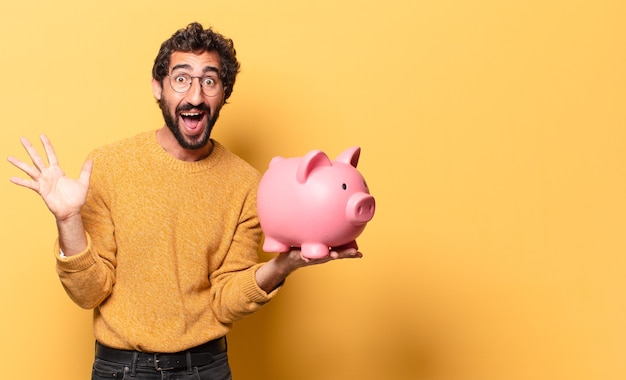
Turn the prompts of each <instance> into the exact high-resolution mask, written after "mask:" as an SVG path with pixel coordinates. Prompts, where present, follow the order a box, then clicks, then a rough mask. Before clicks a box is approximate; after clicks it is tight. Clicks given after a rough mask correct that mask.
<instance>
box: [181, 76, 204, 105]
mask: <svg viewBox="0 0 626 380" xmlns="http://www.w3.org/2000/svg"><path fill="white" fill-rule="evenodd" d="M195 79H197V80H198V81H196V80H195ZM185 98H186V100H187V102H189V103H190V104H193V105H198V104H201V103H203V102H204V99H203V97H202V85H200V78H191V87H189V91H187V94H186V95H185Z"/></svg>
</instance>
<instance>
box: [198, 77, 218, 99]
mask: <svg viewBox="0 0 626 380" xmlns="http://www.w3.org/2000/svg"><path fill="white" fill-rule="evenodd" d="M200 85H202V91H203V92H204V94H205V95H206V96H215V95H217V94H218V93H219V92H220V81H219V80H218V79H217V78H216V77H204V78H201V79H200Z"/></svg>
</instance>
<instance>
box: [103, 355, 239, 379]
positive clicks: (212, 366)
mask: <svg viewBox="0 0 626 380" xmlns="http://www.w3.org/2000/svg"><path fill="white" fill-rule="evenodd" d="M213 359H214V360H213V362H211V363H209V364H206V365H202V366H196V367H188V368H181V369H175V370H157V369H156V368H154V367H149V366H142V365H136V364H135V365H133V363H132V362H129V363H115V362H111V361H106V360H103V359H100V358H96V359H95V361H94V363H93V370H92V372H91V380H105V379H120V380H122V379H123V380H231V379H232V375H231V371H230V365H229V364H228V353H226V352H222V353H220V354H217V355H214V356H213Z"/></svg>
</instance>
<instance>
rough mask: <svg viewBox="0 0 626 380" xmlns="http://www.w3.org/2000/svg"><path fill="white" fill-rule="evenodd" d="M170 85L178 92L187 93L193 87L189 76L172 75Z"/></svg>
mask: <svg viewBox="0 0 626 380" xmlns="http://www.w3.org/2000/svg"><path fill="white" fill-rule="evenodd" d="M170 84H171V85H172V89H174V91H176V92H185V91H187V90H189V87H191V76H189V75H187V74H172V75H170Z"/></svg>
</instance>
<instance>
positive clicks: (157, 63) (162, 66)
mask: <svg viewBox="0 0 626 380" xmlns="http://www.w3.org/2000/svg"><path fill="white" fill-rule="evenodd" d="M176 51H182V52H204V51H208V52H212V51H215V52H217V53H218V55H219V56H220V61H221V64H222V69H221V70H220V80H221V81H222V85H223V87H224V100H226V99H228V98H229V97H230V94H231V93H232V92H233V87H234V85H235V79H236V77H237V73H239V67H240V66H239V62H238V61H237V52H236V51H235V46H234V44H233V40H231V39H229V38H226V37H224V36H223V35H221V34H219V33H217V32H214V31H213V30H212V29H211V28H209V29H204V28H203V27H202V25H201V24H200V23H197V22H193V23H191V24H189V25H187V27H186V28H184V29H179V30H178V31H176V33H174V34H173V35H172V36H171V37H170V38H169V39H168V40H166V41H164V42H163V43H162V44H161V48H160V49H159V53H158V54H157V56H156V58H155V59H154V66H152V77H153V78H154V79H156V80H157V81H159V82H160V83H161V85H162V84H163V78H165V77H166V76H167V75H168V74H169V66H170V56H171V55H172V53H173V52H176Z"/></svg>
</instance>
